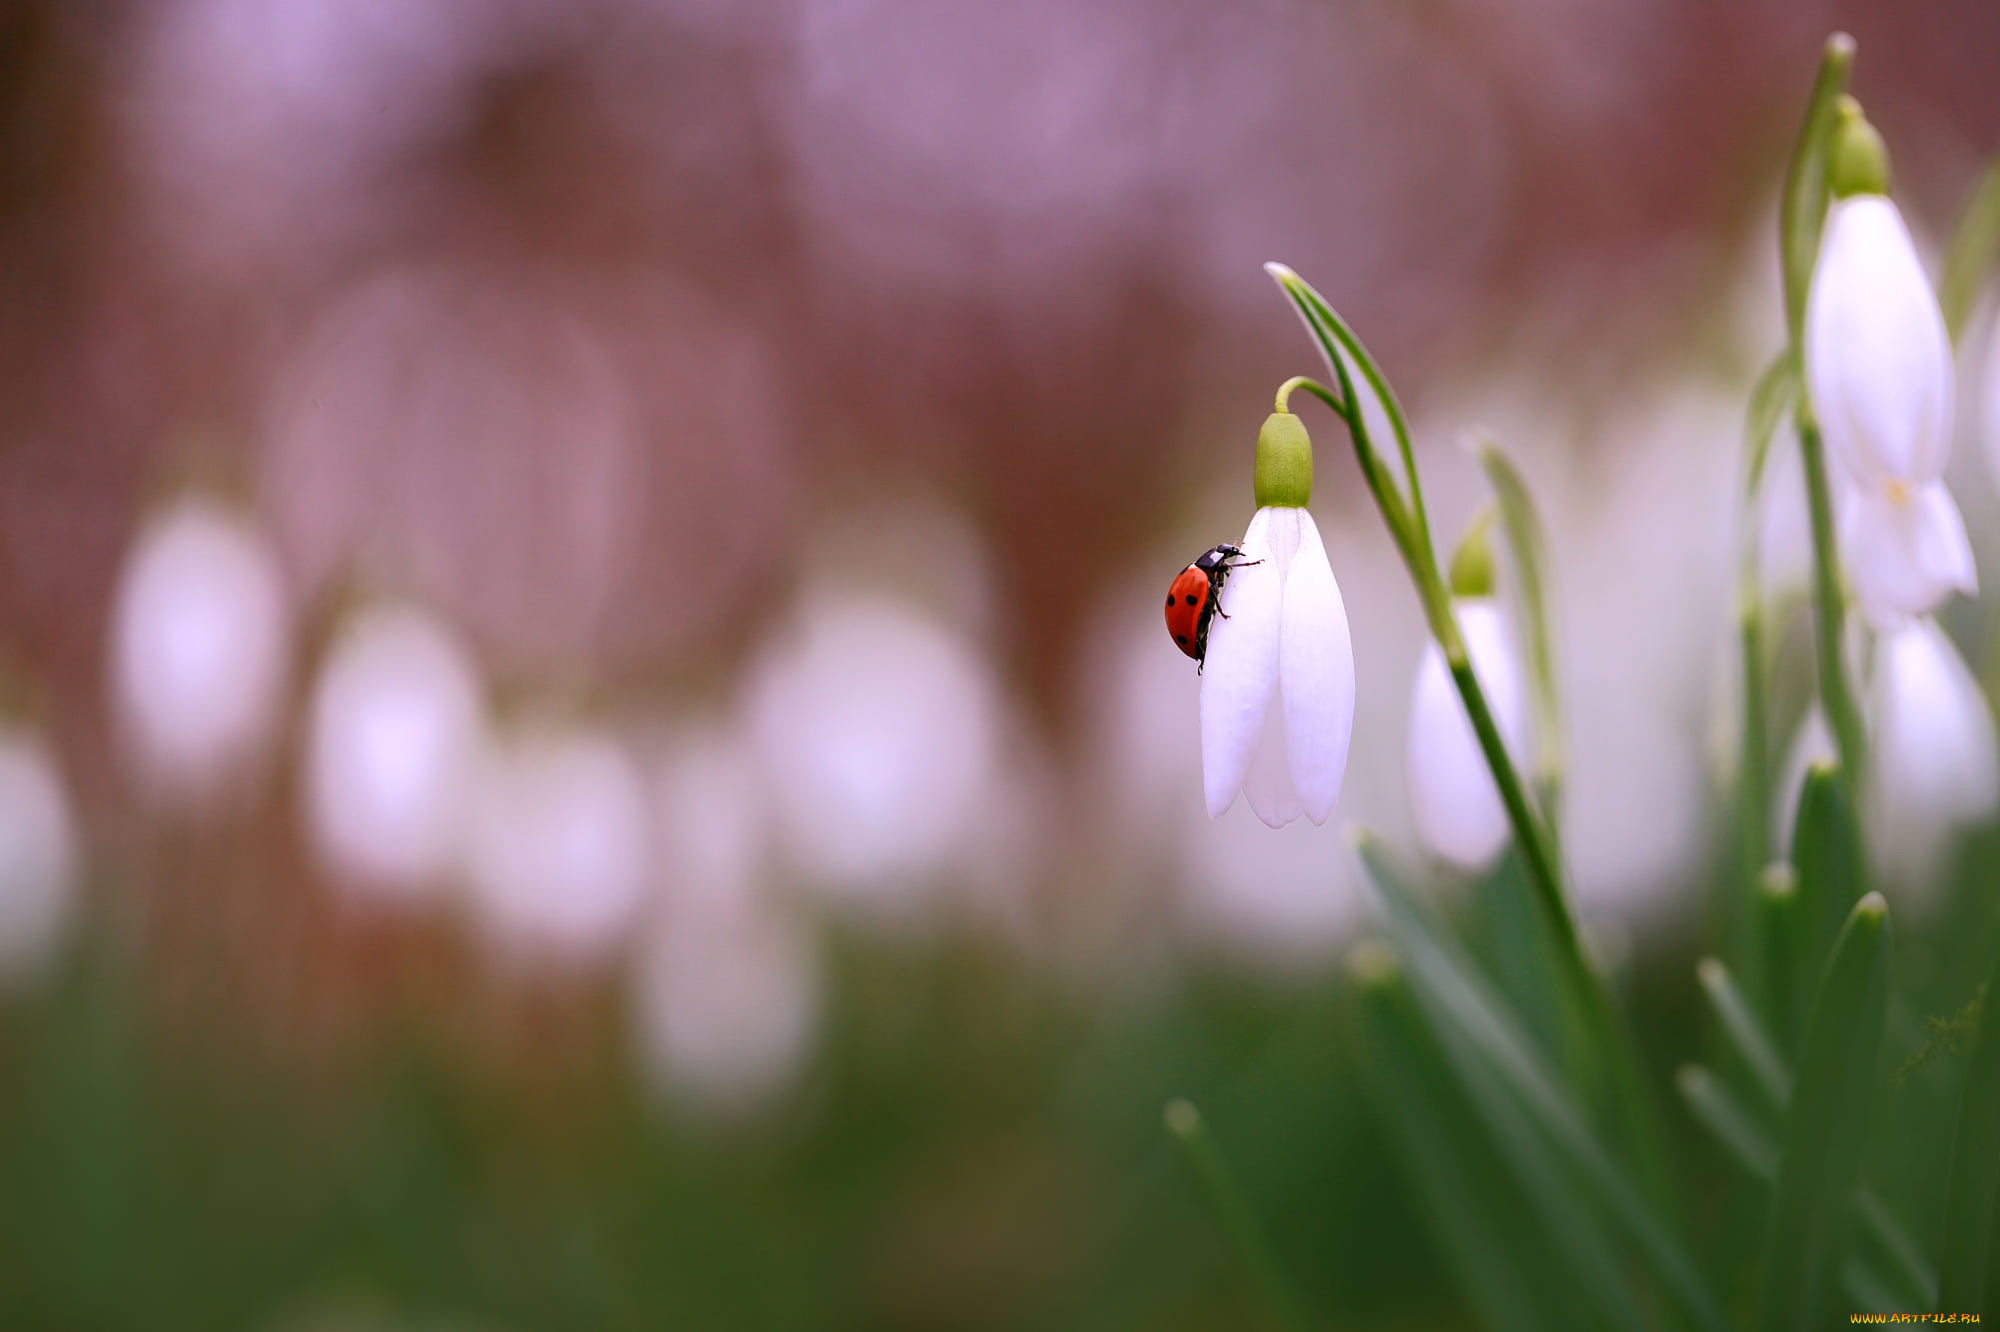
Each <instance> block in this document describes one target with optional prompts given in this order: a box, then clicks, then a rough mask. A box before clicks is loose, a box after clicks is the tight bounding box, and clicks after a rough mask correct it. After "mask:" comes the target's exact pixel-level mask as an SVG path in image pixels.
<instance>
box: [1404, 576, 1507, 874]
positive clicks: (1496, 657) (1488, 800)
mask: <svg viewBox="0 0 2000 1332" xmlns="http://www.w3.org/2000/svg"><path fill="white" fill-rule="evenodd" d="M1458 622H1459V628H1460V629H1461V630H1462V631H1463V633H1464V635H1465V646H1466V651H1467V652H1468V653H1469V654H1470V656H1471V658H1472V669H1473V673H1474V674H1475V675H1476V676H1477V677H1478V679H1479V683H1480V687H1481V688H1482V689H1483V690H1484V691H1485V693H1486V701H1487V703H1488V705H1489V706H1490V707H1491V708H1492V709H1493V719H1494V721H1495V722H1497V723H1498V724H1499V727H1500V734H1501V736H1502V738H1503V739H1505V741H1506V742H1507V748H1508V751H1509V752H1510V753H1511V754H1513V755H1514V757H1515V760H1516V762H1517V763H1518V762H1519V760H1520V758H1521V756H1522V754H1523V753H1524V752H1525V749H1524V738H1525V736H1526V733H1527V708H1526V697H1525V693H1524V691H1523V689H1522V686H1521V670H1520V664H1519V658H1518V655H1517V654H1516V652H1515V650H1514V644H1513V641H1512V634H1511V633H1510V631H1509V629H1508V627H1507V619H1506V615H1505V612H1504V611H1503V610H1502V608H1501V606H1500V604H1499V603H1498V602H1496V601H1494V600H1493V599H1492V598H1491V597H1469V598H1465V599H1463V600H1461V601H1459V602H1458ZM1409 775H1410V812H1411V815H1412V817H1413V819H1414V821H1415V823H1416V828H1417V835H1418V837H1419V838H1420V839H1422V841H1423V844H1424V846H1425V847H1426V848H1427V849H1428V850H1429V851H1430V852H1431V854H1433V855H1435V856H1437V857H1438V858H1439V859H1440V860H1443V861H1445V862H1447V863H1448V864H1451V865H1455V866H1457V867H1458V868H1459V869H1462V870H1468V871H1477V870H1482V869H1484V868H1486V867H1487V866H1488V865H1490V864H1492V863H1493V861H1494V860H1495V858H1497V857H1498V856H1499V854H1500V852H1501V851H1502V850H1504V849H1505V848H1506V846H1507V842H1508V839H1509V837H1510V836H1511V834H1512V830H1511V828H1510V826H1509V824H1508V821H1507V808H1506V806H1505V805H1504V804H1502V803H1501V800H1500V791H1499V788H1498V787H1497V786H1496V785H1495V784H1494V781H1493V772H1492V769H1490V768H1489V767H1488V766H1487V763H1486V755H1485V752H1484V751H1483V750H1481V749H1480V747H1479V737H1478V735H1477V734H1475V733H1474V731H1473V729H1472V719H1471V718H1470V717H1468V716H1467V715H1466V712H1465V702H1464V700H1463V699H1461V698H1460V697H1459V696H1458V687H1457V686H1456V685H1455V684H1454V683H1453V681H1452V678H1451V670H1450V668H1449V667H1448V666H1447V665H1446V664H1445V659H1444V653H1443V651H1442V650H1440V649H1439V647H1438V645H1437V644H1436V643H1435V642H1433V643H1430V644H1428V645H1426V647H1425V648H1424V657H1423V661H1422V662H1421V663H1420V664H1419V665H1418V667H1417V682H1416V688H1415V691H1414V692H1413V694H1412V696H1411V699H1410V747H1409Z"/></svg>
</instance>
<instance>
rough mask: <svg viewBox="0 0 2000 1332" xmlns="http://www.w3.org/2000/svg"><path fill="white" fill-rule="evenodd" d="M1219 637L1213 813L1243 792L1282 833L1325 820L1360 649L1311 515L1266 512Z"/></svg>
mask: <svg viewBox="0 0 2000 1332" xmlns="http://www.w3.org/2000/svg"><path fill="white" fill-rule="evenodd" d="M1240 544H1241V546H1242V550H1243V557H1242V560H1241V562H1239V563H1238V564H1237V565H1236V567H1235V569H1234V571H1233V572H1232V573H1231V574H1230V576H1229V581H1228V582H1227V583H1225V584H1224V585H1223V589H1222V598H1221V602H1220V605H1219V610H1218V612H1217V614H1216V617H1215V620H1214V623H1213V624H1212V625H1211V626H1210V628H1209V631H1208V658H1207V668H1206V670H1205V671H1204V672H1203V674H1202V679H1201V757H1202V788H1203V791H1204V793H1205V795H1206V797H1207V802H1208V813H1209V817H1211V818H1220V817H1221V816H1222V813H1223V811H1225V810H1227V809H1228V808H1229V806H1230V805H1231V804H1233V803H1235V800H1236V793H1237V792H1238V791H1239V790H1241V791H1242V792H1243V795H1244V798H1245V799H1247V800H1248V801H1249V802H1250V808H1251V809H1253V810H1255V811H1256V813H1257V817H1258V818H1260V819H1262V820H1263V821H1264V822H1265V823H1267V824H1269V825H1270V826H1271V827H1273V828H1281V827H1283V826H1284V825H1285V824H1287V823H1290V822H1291V821H1292V820H1293V819H1296V818H1298V817H1299V815H1301V814H1304V815H1306V816H1307V817H1309V818H1310V819H1311V820H1312V821H1313V822H1314V823H1325V822H1326V820H1327V817H1328V816H1329V815H1331V814H1332V813H1333V807H1334V804H1335V803H1336V802H1337V801H1338V800H1339V799H1340V785H1341V779H1342V778H1343V776H1345V774H1346V771H1347V747H1348V741H1349V740H1350V738H1351V737H1352V735H1353V731H1354V647H1353V642H1352V640H1351V639H1350V638H1349V635H1348V630H1347V611H1346V608H1345V606H1344V605H1343V604H1342V602H1341V599H1340V584H1339V583H1337V582H1335V581H1334V577H1333V567H1332V566H1331V565H1330V564H1328V563H1327V559H1326V547H1325V546H1324V545H1322V544H1321V543H1320V537H1319V528H1318V527H1317V526H1316V525H1315V524H1314V523H1313V519H1312V515H1311V514H1310V513H1308V512H1306V511H1305V510H1304V509H1301V508H1293V507H1290V506H1272V507H1266V508H1262V509H1259V510H1258V511H1257V515H1256V516H1255V517H1254V518H1252V519H1251V520H1250V527H1249V530H1248V531H1246V532H1245V533H1244V534H1243V540H1242V542H1241V543H1240Z"/></svg>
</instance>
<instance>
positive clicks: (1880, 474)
mask: <svg viewBox="0 0 2000 1332" xmlns="http://www.w3.org/2000/svg"><path fill="white" fill-rule="evenodd" d="M1828 183H1829V187H1830V189H1831V191H1832V194H1833V202H1832V205H1831V206H1830V207H1829V209H1828V211H1827V217H1826V228H1825V232H1824V235H1823V237H1822V239H1821V242H1820V250H1819V257H1818V261H1817V263H1816V266H1815V268H1814V270H1813V280H1812V288H1811V292H1810V294H1809V296H1808V298H1807V302H1806V319H1805V373H1806V385H1807V388H1808V389H1809V391H1810V393H1811V396H1812V406H1813V411H1814V414H1815V416H1816V417H1817V419H1818V422H1819V428H1820V432H1821V435H1822V437H1823V438H1824V440H1825V441H1826V446H1827V449H1828V451H1829V452H1830V453H1831V454H1832V455H1833V456H1834V458H1835V459H1837V460H1838V462H1839V464H1840V466H1841V469H1842V471H1843V472H1844V473H1845V474H1846V477H1847V479H1848V480H1849V481H1851V482H1852V483H1853V484H1852V485H1851V486H1849V487H1847V488H1846V492H1845V498H1844V501H1843V503H1842V512H1841V534H1842V545H1843V549H1844V553H1845V555H1846V557H1847V558H1846V563H1847V569H1848V574H1849V577H1850V579H1851V581H1852V583H1853V585H1854V591H1855V596H1856V598H1857V599H1858V600H1859V602H1860V604H1861V609H1862V612H1863V614H1865V615H1866V616H1867V617H1868V618H1869V620H1870V621H1871V622H1873V623H1874V624H1876V625H1877V626H1890V625H1894V624H1896V623H1898V622H1900V621H1901V620H1903V619H1906V618H1908V617H1910V616H1916V615H1924V614H1928V613H1929V612H1930V611H1932V610H1934V609H1936V608H1937V606H1938V605H1940V604H1941V603H1942V602H1943V601H1944V599H1945V598H1946V597H1947V596H1949V595H1950V594H1951V593H1952V592H1953V591H1960V592H1965V593H1973V592H1976V591H1977V590H1978V586H1979V580H1978V573H1977V570H1976V569H1975V568H1974V567H1973V562H1972V547H1971V545H1970V544H1969V543H1968V542H1967V540H1966V536H1965V522H1964V520H1963V519H1962V518H1961V517H1960V516H1959V512H1958V506H1957V504H1956V503H1954V502H1953V500H1952V498H1951V494H1950V492H1948V491H1947V490H1946V489H1945V486H1944V480H1943V476H1944V466H1945V462H1946V460H1947V459H1948V457H1949V456H1950V452H1951V430H1952V399H1953V372H1952V354H1951V339H1950V337H1949V335H1948V334H1947V333H1946V331H1945V326H1944V316H1943V315H1942V314H1941V313H1940V312H1939V310H1938V303H1937V298H1936V296H1935V295H1933V294H1932V291H1931V284H1930V281H1929V279H1928V278H1926V277H1925V276H1924V269H1923V264H1922V262H1921V261H1920V260H1919V259H1918V258H1917V251H1916V246H1915V244H1914V243H1913V242H1912V241H1911V239H1910V233H1909V229H1908V228H1907V227H1905V226H1904V225H1903V217H1902V214H1901V213H1900V212H1898V211H1897V209H1896V205H1895V204H1894V203H1893V202H1891V200H1890V198H1889V166H1888V156H1887V153H1886V151H1885V150H1884V148H1883V146H1882V141H1881V138H1880V136H1879V135H1877V134H1876V133H1875V131H1874V129H1873V128H1872V127H1871V126H1870V125H1869V124H1868V122H1867V120H1866V119H1864V118H1863V117H1862V115H1861V109H1860V107H1859V106H1858V105H1856V104H1854V103H1853V102H1852V100H1851V99H1849V100H1847V101H1846V102H1845V103H1844V104H1843V106H1842V108H1841V119H1840V124H1839V127H1838V128H1837V130H1836V131H1835V140H1834V147H1833V154H1832V161H1831V166H1830V169H1829V177H1828Z"/></svg>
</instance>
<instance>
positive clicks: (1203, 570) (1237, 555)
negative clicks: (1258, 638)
mask: <svg viewBox="0 0 2000 1332" xmlns="http://www.w3.org/2000/svg"><path fill="white" fill-rule="evenodd" d="M1242 558H1243V551H1242V548H1241V547H1238V546H1214V547H1211V548H1210V549H1209V550H1208V552H1207V553H1206V554H1204V555H1203V556H1202V557H1201V558H1200V559H1198V560H1196V561H1195V562H1194V563H1193V564H1190V565H1189V566H1188V567H1187V568H1185V569H1183V570H1181V571H1180V573H1179V574H1177V575H1176V576H1175V578H1174V581H1173V585H1172V586H1171V587H1169V588H1168V589H1167V632H1168V633H1169V634H1172V635H1173V638H1174V644H1175V646H1177V647H1179V648H1180V650H1181V651H1183V652H1185V653H1187V654H1188V655H1189V656H1190V657H1193V658H1194V659H1195V660H1196V661H1197V662H1199V663H1201V664H1202V665H1204V666H1205V665H1207V657H1208V622H1209V620H1210V619H1212V618H1213V617H1214V616H1217V615H1222V618H1223V619H1225V620H1226V619H1228V618H1229V617H1228V616H1227V615H1223V613H1222V607H1221V600H1222V584H1223V583H1224V582H1225V581H1226V580H1227V579H1228V578H1229V571H1230V570H1231V569H1234V568H1236V567H1237V562H1238V561H1239V560H1242ZM1248 563H1251V564H1259V563H1262V561H1260V560H1250V561H1248Z"/></svg>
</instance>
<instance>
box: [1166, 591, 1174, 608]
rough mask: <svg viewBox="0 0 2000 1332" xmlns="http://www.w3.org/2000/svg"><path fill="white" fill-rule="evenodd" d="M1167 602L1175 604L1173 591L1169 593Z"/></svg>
mask: <svg viewBox="0 0 2000 1332" xmlns="http://www.w3.org/2000/svg"><path fill="white" fill-rule="evenodd" d="M1167 604H1168V605H1169V606H1171V605H1173V604H1174V594H1173V593H1171V592H1169V593H1167Z"/></svg>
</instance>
